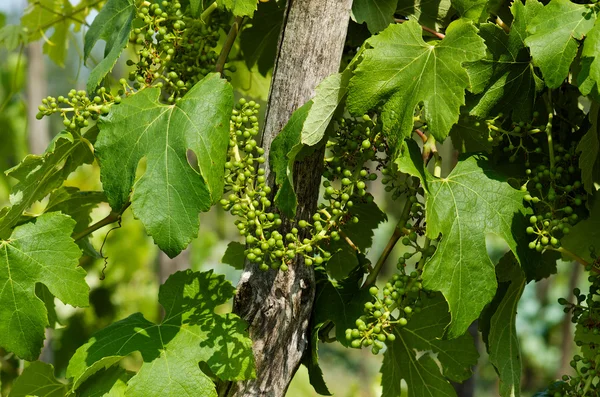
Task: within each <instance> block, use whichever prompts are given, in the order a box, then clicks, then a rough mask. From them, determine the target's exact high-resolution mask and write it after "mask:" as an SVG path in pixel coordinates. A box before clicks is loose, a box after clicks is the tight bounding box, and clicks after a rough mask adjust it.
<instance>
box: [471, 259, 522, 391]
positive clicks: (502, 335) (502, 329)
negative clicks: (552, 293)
mask: <svg viewBox="0 0 600 397" xmlns="http://www.w3.org/2000/svg"><path fill="white" fill-rule="evenodd" d="M496 274H497V275H498V282H499V283H500V284H499V286H498V292H497V294H496V297H494V300H493V301H492V303H491V304H490V305H489V306H488V307H487V308H486V310H485V316H484V317H485V319H483V320H482V319H480V327H481V325H482V324H481V323H482V322H486V324H484V325H483V328H484V330H485V331H484V332H485V336H484V341H485V343H486V347H487V351H488V353H489V357H490V362H491V363H492V365H494V367H495V368H496V372H498V376H499V377H500V395H501V396H502V397H512V396H514V397H518V396H519V395H520V394H521V387H520V386H521V353H520V348H519V338H518V336H517V328H516V317H517V304H518V303H519V300H520V298H521V295H522V293H523V290H524V289H525V284H526V282H527V280H526V279H525V274H524V273H523V271H522V270H521V268H520V266H519V262H518V261H517V260H516V258H515V256H514V254H513V253H512V252H508V253H507V254H505V255H504V256H503V257H502V259H501V260H500V262H499V263H498V265H497V266H496Z"/></svg>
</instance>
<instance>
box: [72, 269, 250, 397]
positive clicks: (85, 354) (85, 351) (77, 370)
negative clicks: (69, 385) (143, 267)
mask: <svg viewBox="0 0 600 397" xmlns="http://www.w3.org/2000/svg"><path fill="white" fill-rule="evenodd" d="M234 291H235V289H234V288H233V286H232V285H231V283H229V282H228V281H226V280H225V279H224V277H223V276H220V275H215V274H213V272H212V271H208V272H203V273H198V272H192V271H191V270H187V271H182V272H177V273H175V274H173V275H172V276H171V277H169V279H168V280H167V281H166V282H165V284H164V285H163V286H162V287H161V288H160V293H159V298H158V299H159V302H160V303H161V305H162V306H163V307H164V309H165V317H164V319H163V321H162V322H161V323H160V324H154V323H152V322H150V321H148V320H146V319H145V318H144V317H143V316H142V314H141V313H136V314H133V315H132V316H129V317H128V318H126V319H124V320H121V321H118V322H116V323H114V324H111V325H109V326H108V327H106V328H105V329H103V330H101V331H99V332H98V333H96V334H95V335H94V336H93V337H92V338H91V339H90V340H89V341H88V342H87V343H86V344H85V345H83V346H82V347H80V348H79V349H78V350H77V352H75V355H74V356H73V358H72V359H71V361H70V362H69V367H68V369H67V376H68V377H72V378H73V389H74V390H77V389H78V388H79V387H80V385H81V384H82V383H83V382H84V381H85V380H86V379H88V378H89V377H90V376H92V375H93V374H94V373H96V372H98V370H100V369H101V368H103V367H108V366H111V365H113V364H115V363H116V362H118V361H119V360H120V359H121V358H122V357H125V356H126V355H128V354H131V353H132V352H134V351H139V352H140V353H141V355H142V359H143V364H142V366H141V368H140V370H139V371H138V372H137V374H136V375H135V376H133V377H132V378H131V380H129V382H128V386H127V390H126V395H128V396H151V395H156V393H157V391H160V395H161V396H165V397H168V396H181V395H201V396H216V395H217V393H216V390H215V385H214V383H213V381H212V380H211V379H210V377H209V376H208V375H206V374H205V373H204V372H202V370H201V369H200V367H199V365H198V363H199V362H205V363H206V364H207V365H208V367H209V368H210V370H211V371H212V373H213V374H214V375H216V376H217V377H219V378H220V379H222V380H232V381H236V380H243V379H249V378H251V377H253V376H254V359H253V356H252V341H251V340H250V338H249V337H248V333H247V331H246V328H247V325H246V323H245V322H244V321H243V320H241V319H240V318H239V317H238V316H236V315H235V314H225V315H219V314H216V313H215V312H214V309H215V308H216V307H217V306H219V305H221V304H223V303H225V302H227V301H228V300H229V299H230V298H231V297H232V296H233V293H234Z"/></svg>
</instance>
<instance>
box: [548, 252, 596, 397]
mask: <svg viewBox="0 0 600 397" xmlns="http://www.w3.org/2000/svg"><path fill="white" fill-rule="evenodd" d="M592 257H593V258H594V263H592V264H590V265H588V266H587V267H586V270H588V271H592V270H594V272H591V273H590V275H589V276H588V281H589V282H590V289H589V292H588V293H587V294H582V293H581V290H580V289H579V288H575V289H574V290H573V295H574V298H575V301H576V303H570V302H569V301H567V300H566V299H564V298H560V299H559V300H558V303H559V304H561V305H563V306H564V311H565V313H569V312H570V313H571V314H572V317H571V322H573V323H574V324H577V327H578V332H577V333H576V335H575V343H576V345H577V346H579V347H581V348H582V349H584V356H583V357H582V356H581V355H579V354H576V355H575V356H574V357H573V360H571V362H570V365H571V367H572V368H573V370H574V371H575V375H563V377H562V381H561V382H556V383H554V384H553V385H551V386H550V387H549V388H548V389H549V391H550V393H554V394H550V395H554V396H561V397H562V396H574V397H575V396H577V397H580V396H596V395H598V393H600V351H598V349H599V348H600V312H599V310H600V275H599V274H598V273H597V272H596V271H597V269H598V268H599V267H600V260H598V258H596V257H595V254H594V253H593V252H592ZM589 352H597V353H589Z"/></svg>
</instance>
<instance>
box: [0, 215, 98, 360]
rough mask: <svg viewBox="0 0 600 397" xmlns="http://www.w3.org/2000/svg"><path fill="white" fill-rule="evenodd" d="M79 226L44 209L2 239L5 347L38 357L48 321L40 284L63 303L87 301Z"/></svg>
mask: <svg viewBox="0 0 600 397" xmlns="http://www.w3.org/2000/svg"><path fill="white" fill-rule="evenodd" d="M74 226H75V221H73V220H72V219H71V218H69V217H68V216H66V215H62V214H59V213H50V214H44V215H41V216H40V217H38V218H36V219H35V220H34V221H32V222H30V223H26V224H24V225H22V226H18V227H16V228H15V230H14V231H13V233H12V234H11V236H10V238H9V239H8V240H0V346H2V347H4V348H5V349H7V350H8V351H11V352H14V353H15V354H16V355H17V356H19V357H21V358H23V359H25V360H29V361H32V360H35V359H36V358H37V357H38V356H39V354H40V351H41V349H42V345H43V341H44V328H45V327H46V325H48V315H47V311H46V306H45V305H44V302H43V301H42V300H41V299H39V298H38V297H37V296H36V294H35V285H36V283H42V284H44V285H46V287H48V290H49V291H50V292H51V293H52V295H54V296H56V297H57V298H58V299H60V300H61V301H63V302H64V303H68V304H70V305H73V306H87V304H88V292H89V288H88V285H87V284H86V282H85V270H83V269H82V268H81V267H79V261H78V259H79V257H80V256H81V251H80V250H79V248H78V247H77V245H76V244H75V243H74V242H73V239H71V233H72V232H73V227H74Z"/></svg>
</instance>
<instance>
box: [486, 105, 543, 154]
mask: <svg viewBox="0 0 600 397" xmlns="http://www.w3.org/2000/svg"><path fill="white" fill-rule="evenodd" d="M479 123H480V122H476V125H475V126H476V127H479ZM485 123H486V124H487V127H488V141H489V142H490V143H494V144H497V145H501V147H502V150H503V152H504V153H508V154H510V157H509V158H508V160H509V162H511V163H513V162H515V161H516V160H517V158H518V156H524V157H525V158H529V156H531V155H533V154H540V153H542V148H541V147H540V144H539V143H540V142H539V141H540V139H544V138H545V134H544V132H545V131H546V124H544V123H541V122H540V114H539V112H533V118H532V120H531V121H530V122H527V123H526V122H524V121H520V122H513V121H511V120H510V119H509V118H507V117H505V115H504V114H503V113H498V114H497V115H496V116H495V117H493V118H491V119H488V120H486V121H485Z"/></svg>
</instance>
